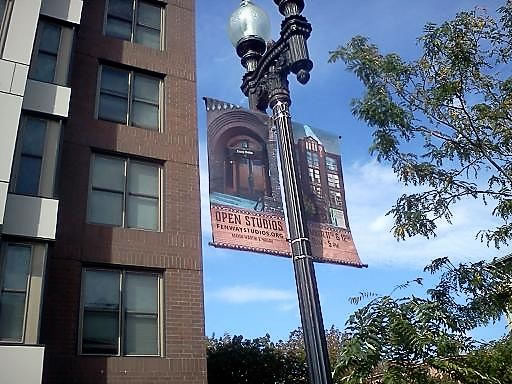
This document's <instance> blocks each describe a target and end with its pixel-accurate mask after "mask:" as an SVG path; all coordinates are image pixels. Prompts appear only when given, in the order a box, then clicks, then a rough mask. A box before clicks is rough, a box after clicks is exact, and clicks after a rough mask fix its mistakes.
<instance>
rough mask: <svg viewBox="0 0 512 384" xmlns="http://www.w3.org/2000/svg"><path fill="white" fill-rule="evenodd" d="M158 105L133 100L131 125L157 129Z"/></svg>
mask: <svg viewBox="0 0 512 384" xmlns="http://www.w3.org/2000/svg"><path fill="white" fill-rule="evenodd" d="M158 120H159V119H158V107H157V106H155V105H153V104H147V103H143V102H138V101H134V102H133V110H132V122H131V123H132V125H134V126H136V127H142V128H150V129H158Z"/></svg>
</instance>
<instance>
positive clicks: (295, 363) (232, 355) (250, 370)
mask: <svg viewBox="0 0 512 384" xmlns="http://www.w3.org/2000/svg"><path fill="white" fill-rule="evenodd" d="M207 362H208V383H209V384H307V382H308V379H307V368H306V365H305V360H304V357H303V355H301V354H299V353H295V352H294V353H286V352H285V351H283V350H281V349H279V348H278V347H277V346H276V344H275V343H273V342H272V341H271V340H270V336H269V335H268V334H267V335H266V336H264V337H260V338H256V339H253V340H249V339H244V337H243V336H234V337H230V336H229V335H225V336H224V337H222V338H219V339H215V337H212V338H210V339H209V340H208V349H207Z"/></svg>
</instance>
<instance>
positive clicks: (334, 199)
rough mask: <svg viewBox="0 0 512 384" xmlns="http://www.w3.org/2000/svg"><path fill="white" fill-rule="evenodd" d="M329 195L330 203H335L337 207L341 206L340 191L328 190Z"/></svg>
mask: <svg viewBox="0 0 512 384" xmlns="http://www.w3.org/2000/svg"><path fill="white" fill-rule="evenodd" d="M329 197H330V199H331V204H333V205H336V206H338V207H341V206H342V201H341V193H340V192H336V191H329Z"/></svg>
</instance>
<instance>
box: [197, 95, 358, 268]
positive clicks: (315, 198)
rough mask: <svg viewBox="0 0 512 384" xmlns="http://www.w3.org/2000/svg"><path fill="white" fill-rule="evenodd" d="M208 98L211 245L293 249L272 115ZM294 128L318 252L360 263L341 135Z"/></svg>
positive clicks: (321, 258) (321, 257)
mask: <svg viewBox="0 0 512 384" xmlns="http://www.w3.org/2000/svg"><path fill="white" fill-rule="evenodd" d="M205 103H206V110H207V123H208V168H209V177H210V212H211V220H212V235H213V241H212V242H211V245H213V246H215V247H221V248H231V249H238V250H244V251H252V252H261V253H267V254H272V255H279V256H287V257H290V256H291V251H290V244H289V242H288V239H287V236H288V235H287V229H286V222H285V215H284V211H283V201H282V197H281V185H280V178H279V172H280V171H279V162H278V142H277V136H276V134H275V132H274V130H273V129H272V126H271V124H272V121H271V119H270V118H269V117H268V116H267V115H266V114H263V113H259V112H254V111H249V110H246V109H244V108H241V107H239V106H237V105H234V104H231V103H226V102H223V101H219V100H215V99H210V98H205ZM293 131H294V137H295V147H296V151H297V160H298V163H299V170H300V179H301V184H302V189H303V193H304V203H305V210H306V215H307V218H308V228H309V232H310V233H309V234H310V240H311V245H312V248H313V257H314V260H315V261H318V262H329V263H337V264H345V265H351V266H356V267H362V266H363V265H362V264H361V261H360V260H359V256H358V255H357V251H356V248H355V245H354V242H353V240H352V235H351V233H350V227H349V224H348V217H347V210H346V204H345V191H344V187H343V173H342V168H341V156H340V150H339V147H340V146H339V140H338V138H337V137H336V136H333V135H332V134H330V133H328V132H324V131H321V130H317V129H313V128H311V127H310V126H308V125H305V124H299V123H293Z"/></svg>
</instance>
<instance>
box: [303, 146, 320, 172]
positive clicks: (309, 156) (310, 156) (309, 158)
mask: <svg viewBox="0 0 512 384" xmlns="http://www.w3.org/2000/svg"><path fill="white" fill-rule="evenodd" d="M306 162H307V164H308V166H309V167H314V168H320V156H319V155H318V152H315V151H311V150H309V149H308V150H306Z"/></svg>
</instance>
